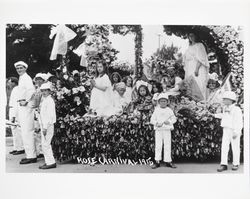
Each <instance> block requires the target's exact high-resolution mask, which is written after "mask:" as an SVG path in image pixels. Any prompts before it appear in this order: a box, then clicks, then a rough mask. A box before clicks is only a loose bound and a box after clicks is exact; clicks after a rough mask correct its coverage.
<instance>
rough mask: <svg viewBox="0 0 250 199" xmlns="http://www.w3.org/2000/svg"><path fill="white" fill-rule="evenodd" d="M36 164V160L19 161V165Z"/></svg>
mask: <svg viewBox="0 0 250 199" xmlns="http://www.w3.org/2000/svg"><path fill="white" fill-rule="evenodd" d="M36 162H37V159H36V158H25V159H22V160H21V162H20V164H31V163H36Z"/></svg>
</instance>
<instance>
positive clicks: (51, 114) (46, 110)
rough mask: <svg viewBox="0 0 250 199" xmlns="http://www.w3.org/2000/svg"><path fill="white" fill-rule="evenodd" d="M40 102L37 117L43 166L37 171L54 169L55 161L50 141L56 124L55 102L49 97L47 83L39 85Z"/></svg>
mask: <svg viewBox="0 0 250 199" xmlns="http://www.w3.org/2000/svg"><path fill="white" fill-rule="evenodd" d="M40 90H41V92H42V100H41V104H40V114H38V115H37V117H38V119H39V122H40V127H41V131H42V132H41V133H42V150H43V154H44V159H45V164H44V165H42V166H40V167H39V169H51V168H56V161H55V159H54V156H53V151H52V147H51V140H52V138H53V135H54V123H55V122H56V109H55V102H54V100H53V99H52V97H51V95H50V91H51V84H50V83H49V82H47V83H44V84H42V85H41V87H40Z"/></svg>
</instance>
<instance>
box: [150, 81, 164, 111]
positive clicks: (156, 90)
mask: <svg viewBox="0 0 250 199" xmlns="http://www.w3.org/2000/svg"><path fill="white" fill-rule="evenodd" d="M162 91H163V89H162V85H161V83H160V82H157V81H155V82H153V83H152V91H151V94H152V95H153V99H152V100H153V105H154V106H156V105H157V99H158V96H159V95H160V93H161V92H162Z"/></svg>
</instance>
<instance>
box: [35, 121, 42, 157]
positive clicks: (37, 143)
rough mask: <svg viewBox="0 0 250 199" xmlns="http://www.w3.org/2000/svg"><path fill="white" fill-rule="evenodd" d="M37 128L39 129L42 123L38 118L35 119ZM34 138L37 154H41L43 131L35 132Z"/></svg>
mask: <svg viewBox="0 0 250 199" xmlns="http://www.w3.org/2000/svg"><path fill="white" fill-rule="evenodd" d="M34 125H35V128H37V129H39V128H40V125H39V122H38V121H37V120H35V121H34ZM34 139H35V150H36V155H37V156H38V155H40V154H42V153H43V150H42V138H41V132H35V133H34Z"/></svg>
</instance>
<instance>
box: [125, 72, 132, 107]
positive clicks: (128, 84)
mask: <svg viewBox="0 0 250 199" xmlns="http://www.w3.org/2000/svg"><path fill="white" fill-rule="evenodd" d="M123 82H124V83H125V84H126V92H125V93H124V96H125V98H126V100H127V102H128V103H130V102H131V101H132V92H133V78H132V77H131V76H126V77H125V78H124V79H123Z"/></svg>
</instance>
